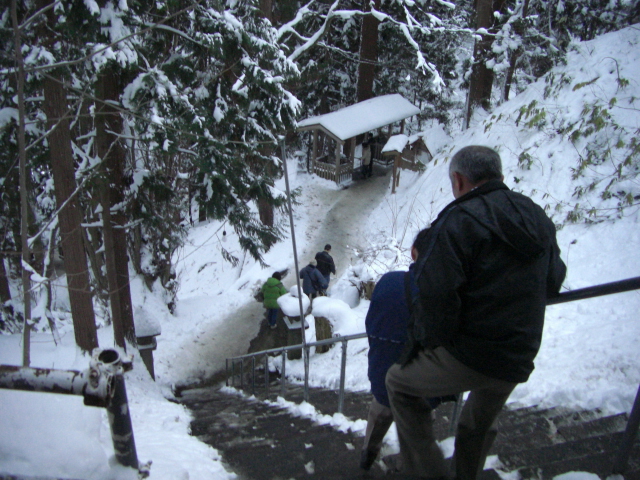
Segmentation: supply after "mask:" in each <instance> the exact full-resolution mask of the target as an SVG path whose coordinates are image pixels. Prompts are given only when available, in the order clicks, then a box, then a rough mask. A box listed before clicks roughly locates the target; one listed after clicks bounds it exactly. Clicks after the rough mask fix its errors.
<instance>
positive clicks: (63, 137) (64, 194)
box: [43, 76, 98, 352]
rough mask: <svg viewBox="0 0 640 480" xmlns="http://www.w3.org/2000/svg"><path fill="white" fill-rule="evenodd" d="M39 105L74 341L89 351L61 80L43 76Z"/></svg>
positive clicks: (79, 217)
mask: <svg viewBox="0 0 640 480" xmlns="http://www.w3.org/2000/svg"><path fill="white" fill-rule="evenodd" d="M43 109H44V111H45V113H46V115H47V124H48V127H49V128H50V129H51V133H50V135H49V154H50V156H51V170H52V173H53V181H54V183H55V197H56V203H57V205H58V208H60V211H59V212H58V224H59V225H60V247H61V248H62V252H63V259H64V269H65V272H66V274H67V286H68V288H69V303H70V305H71V315H72V317H73V330H74V333H75V339H76V344H77V345H78V346H79V347H80V348H81V349H82V350H83V351H85V352H91V351H92V350H93V349H94V348H97V347H98V333H97V329H96V322H95V313H94V310H93V294H92V292H91V284H90V280H89V271H88V265H87V256H86V254H85V246H84V239H83V232H82V221H83V214H82V210H81V208H80V205H79V202H78V199H77V196H76V188H77V185H76V178H75V167H74V161H73V153H72V150H71V135H70V132H69V118H68V114H69V111H68V108H67V94H66V91H65V89H64V87H63V86H62V83H61V82H60V81H59V80H57V79H54V78H51V77H50V76H46V77H45V79H44V103H43Z"/></svg>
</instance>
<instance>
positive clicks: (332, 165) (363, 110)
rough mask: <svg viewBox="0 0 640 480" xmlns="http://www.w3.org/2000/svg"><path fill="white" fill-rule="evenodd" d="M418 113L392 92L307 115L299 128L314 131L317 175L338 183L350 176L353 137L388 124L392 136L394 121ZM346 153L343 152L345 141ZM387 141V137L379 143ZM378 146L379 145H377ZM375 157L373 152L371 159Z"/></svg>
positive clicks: (405, 100)
mask: <svg viewBox="0 0 640 480" xmlns="http://www.w3.org/2000/svg"><path fill="white" fill-rule="evenodd" d="M418 113H420V109H419V108H418V107H416V106H415V105H413V104H412V103H411V102H410V101H408V100H407V99H406V98H404V97H403V96H402V95H400V94H397V93H394V94H390V95H382V96H380V97H375V98H371V99H369V100H365V101H363V102H359V103H356V104H354V105H350V106H348V107H345V108H341V109H340V110H336V111H335V112H331V113H326V114H324V115H318V116H315V117H310V118H307V119H305V120H302V121H300V122H298V131H302V132H304V131H312V132H313V151H312V154H311V171H312V172H313V173H315V174H316V175H318V176H320V177H322V178H326V179H329V180H333V181H335V182H336V183H337V184H340V183H342V182H344V181H347V180H351V178H352V176H353V170H354V154H355V150H356V137H358V136H359V135H363V134H368V133H370V132H373V131H377V132H378V136H382V134H381V129H382V128H384V127H388V132H389V136H391V132H392V127H393V124H395V123H397V122H400V124H401V125H400V132H402V131H403V130H404V120H405V119H407V118H409V117H411V116H413V115H417V114H418ZM347 143H348V144H349V145H348V149H347V154H345V153H344V146H345V144H347ZM384 143H386V138H385V140H384V142H382V144H381V147H382V145H384ZM380 149H381V148H380ZM374 158H376V157H375V155H374V154H373V152H372V159H371V161H373V159H374Z"/></svg>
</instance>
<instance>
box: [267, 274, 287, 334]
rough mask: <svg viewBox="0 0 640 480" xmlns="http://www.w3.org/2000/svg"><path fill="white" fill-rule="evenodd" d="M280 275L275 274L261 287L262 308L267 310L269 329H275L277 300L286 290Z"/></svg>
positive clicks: (277, 308) (278, 309)
mask: <svg viewBox="0 0 640 480" xmlns="http://www.w3.org/2000/svg"><path fill="white" fill-rule="evenodd" d="M281 280H282V275H281V274H280V272H275V273H274V274H273V275H271V278H268V279H267V281H266V282H265V283H264V285H262V294H263V295H264V302H263V305H264V308H266V309H267V321H268V322H269V326H270V327H271V328H276V326H277V323H276V322H277V321H278V312H279V311H280V307H279V306H278V298H280V297H281V296H282V295H285V294H286V293H287V289H286V288H284V285H282V282H281Z"/></svg>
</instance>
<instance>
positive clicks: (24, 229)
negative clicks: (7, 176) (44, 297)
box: [11, 0, 31, 367]
mask: <svg viewBox="0 0 640 480" xmlns="http://www.w3.org/2000/svg"><path fill="white" fill-rule="evenodd" d="M11 20H12V23H13V36H14V42H15V50H16V64H17V66H18V78H17V84H18V92H17V94H18V155H19V158H20V237H21V247H22V262H23V265H22V292H23V298H24V330H23V334H22V366H24V367H28V366H29V365H30V364H31V274H30V273H29V271H28V270H27V269H26V268H25V265H28V264H29V262H30V261H31V253H30V249H29V238H28V237H29V207H28V205H27V151H26V142H25V106H24V79H25V75H24V61H23V58H22V38H21V34H20V25H19V23H18V5H17V0H12V1H11Z"/></svg>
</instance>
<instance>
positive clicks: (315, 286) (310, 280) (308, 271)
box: [300, 265, 329, 295]
mask: <svg viewBox="0 0 640 480" xmlns="http://www.w3.org/2000/svg"><path fill="white" fill-rule="evenodd" d="M300 278H301V279H302V291H303V292H304V293H306V294H307V295H311V294H312V293H316V292H317V291H319V290H324V289H325V288H327V287H328V286H329V285H328V284H327V281H326V280H325V279H324V277H323V276H322V274H321V273H320V271H319V270H318V269H317V268H316V267H315V265H307V266H306V267H304V268H303V269H302V270H300Z"/></svg>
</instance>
